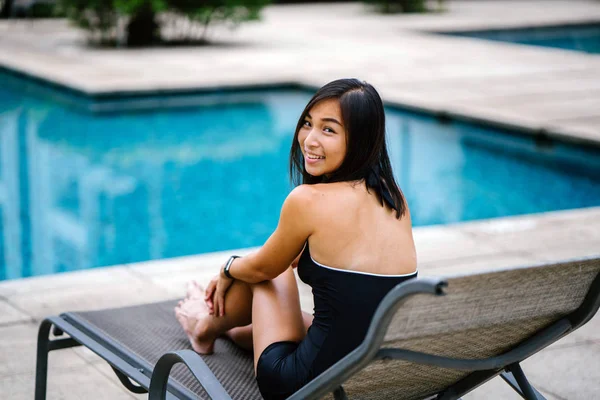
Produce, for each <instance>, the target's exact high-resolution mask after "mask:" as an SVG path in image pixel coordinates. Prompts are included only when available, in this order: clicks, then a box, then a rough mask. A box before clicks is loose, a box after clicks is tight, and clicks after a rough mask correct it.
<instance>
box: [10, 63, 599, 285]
mask: <svg viewBox="0 0 600 400" xmlns="http://www.w3.org/2000/svg"><path fill="white" fill-rule="evenodd" d="M2 79H5V80H6V79H7V78H6V77H4V78H3V77H2V75H1V74H0V83H2ZM8 79H14V78H8ZM13 83H14V82H13ZM5 86H6V85H0V87H5ZM13 86H14V85H13ZM25 93H26V91H25V90H21V91H19V90H12V91H11V90H8V89H0V216H1V218H0V280H2V279H13V278H18V277H22V276H32V275H41V274H51V273H55V272H60V271H72V270H77V269H84V268H93V267H97V266H103V265H114V264H122V263H129V262H136V261H143V260H148V259H157V258H163V257H174V256H181V255H188V254H197V253H202V252H208V251H217V250H224V249H232V248H241V247H251V246H258V245H261V244H262V243H264V241H265V240H266V239H267V238H268V236H269V235H270V234H271V233H272V231H273V229H274V228H275V227H276V224H277V219H278V216H279V209H280V207H281V204H282V202H283V200H284V198H285V196H286V195H287V193H288V192H289V190H290V185H289V181H288V154H289V147H290V141H291V137H292V133H293V130H294V127H295V124H296V121H297V117H298V114H299V113H300V111H301V110H302V108H303V106H304V105H305V103H306V101H307V100H308V98H309V94H307V93H304V92H296V91H283V90H282V91H273V92H268V93H265V92H256V93H251V94H248V93H246V94H245V95H244V96H238V95H231V96H230V97H229V101H227V102H221V103H218V102H217V103H213V104H212V105H209V106H202V107H196V108H186V109H179V110H158V111H156V110H155V111H147V112H128V113H99V114H93V113H88V112H84V111H76V110H75V109H73V108H71V107H63V106H61V105H60V104H58V103H57V102H53V101H47V100H43V99H41V98H39V97H37V98H36V97H31V96H30V95H25ZM387 117H388V123H387V129H388V148H389V152H390V158H391V162H392V165H393V167H394V170H395V173H396V178H397V180H398V182H399V183H400V185H401V188H402V190H403V191H404V193H405V195H406V197H407V199H408V202H409V205H410V208H411V215H412V221H413V224H414V225H415V226H419V225H431V224H443V223H450V222H458V221H465V220H472V219H478V218H490V217H498V216H505V215H514V214H522V213H532V212H541V211H549V210H557V209H566V208H576V207H586V206H592V205H598V204H600V184H599V182H600V157H597V156H598V151H597V150H589V149H588V150H585V149H580V148H571V147H568V146H565V145H554V146H551V147H548V148H544V149H538V148H536V146H535V143H534V142H533V141H531V140H530V139H529V138H527V137H520V136H510V135H500V134H499V133H498V132H495V131H490V130H486V129H483V128H476V127H473V126H468V125H464V124H458V123H452V124H444V125H442V124H439V123H438V122H436V121H435V120H434V119H432V118H429V117H425V116H419V115H414V114H408V113H404V112H400V111H398V110H388V112H387Z"/></svg>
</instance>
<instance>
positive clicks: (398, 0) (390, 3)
mask: <svg viewBox="0 0 600 400" xmlns="http://www.w3.org/2000/svg"><path fill="white" fill-rule="evenodd" d="M365 1H366V2H367V3H369V4H374V5H375V7H376V8H377V10H378V11H379V12H381V13H384V14H396V13H419V12H427V11H432V9H431V8H429V7H428V3H429V2H428V1H427V0H365ZM443 8H444V0H437V9H436V11H441V10H443Z"/></svg>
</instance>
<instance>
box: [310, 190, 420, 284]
mask: <svg viewBox="0 0 600 400" xmlns="http://www.w3.org/2000/svg"><path fill="white" fill-rule="evenodd" d="M313 187H314V188H315V190H316V191H317V192H318V193H319V197H320V201H319V203H318V204H319V205H318V207H317V210H315V212H316V213H317V214H318V215H315V217H317V218H314V220H315V221H319V222H318V224H317V226H315V227H314V230H313V234H312V235H311V236H310V237H309V245H310V253H311V256H312V258H313V259H314V260H315V261H317V262H318V263H320V264H324V265H327V266H329V267H332V268H339V269H348V270H354V271H360V272H368V273H374V274H386V275H395V274H407V273H412V272H414V271H415V270H416V268H417V258H416V250H415V244H414V240H413V235H412V223H411V219H410V212H409V211H408V208H407V210H406V213H405V215H404V216H402V217H401V218H400V219H397V218H396V211H395V210H392V209H390V208H388V207H383V206H382V205H381V203H379V201H378V199H377V197H376V195H375V193H374V192H373V191H372V190H371V192H370V193H369V192H367V189H366V187H365V184H364V183H362V182H361V183H357V182H337V183H328V184H317V185H313Z"/></svg>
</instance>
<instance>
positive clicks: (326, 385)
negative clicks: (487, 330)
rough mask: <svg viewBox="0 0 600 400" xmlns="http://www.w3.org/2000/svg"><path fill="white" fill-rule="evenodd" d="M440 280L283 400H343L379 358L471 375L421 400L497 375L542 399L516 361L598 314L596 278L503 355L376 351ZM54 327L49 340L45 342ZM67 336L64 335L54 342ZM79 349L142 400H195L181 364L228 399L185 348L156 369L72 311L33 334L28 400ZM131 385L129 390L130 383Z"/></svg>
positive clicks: (385, 307)
mask: <svg viewBox="0 0 600 400" xmlns="http://www.w3.org/2000/svg"><path fill="white" fill-rule="evenodd" d="M446 286H447V282H446V281H445V280H444V279H441V278H432V277H420V278H416V279H411V280H409V281H406V282H403V283H401V284H399V285H398V286H397V287H396V288H394V289H393V290H392V291H391V292H390V293H388V294H387V295H386V297H385V298H384V299H383V300H382V302H381V304H380V305H379V307H378V308H377V311H376V313H375V315H374V317H373V320H372V322H371V326H370V327H369V330H368V332H367V335H366V337H365V340H364V341H363V343H362V344H361V345H360V346H359V347H358V348H356V349H355V350H354V351H352V352H351V353H349V354H348V355H347V356H346V357H344V358H343V359H341V360H340V361H338V362H337V363H336V364H334V365H333V366H332V367H331V368H329V369H328V370H327V371H325V372H323V373H322V374H321V375H319V376H318V377H316V378H315V379H314V380H312V381H311V382H309V383H308V384H307V385H306V386H304V387H303V388H301V389H300V390H299V391H298V392H296V393H295V394H293V395H292V396H291V397H290V398H289V400H304V399H319V398H321V397H322V396H324V395H326V394H327V393H330V392H333V393H334V397H335V399H336V400H338V399H339V400H342V399H347V396H346V393H345V392H344V389H343V387H342V384H343V383H344V382H345V381H346V380H348V379H349V378H350V377H351V376H352V375H353V374H355V373H357V372H359V371H360V370H362V369H363V368H365V367H366V366H367V365H368V364H369V363H370V362H372V361H375V360H384V359H397V360H405V361H409V362H413V363H419V364H427V365H432V366H438V367H443V368H452V369H458V370H466V371H473V372H472V373H470V374H469V375H467V376H466V377H465V378H463V379H461V380H460V381H458V382H456V383H455V384H453V385H451V386H450V387H448V388H446V389H444V390H443V391H442V392H440V393H432V394H430V395H429V397H428V398H430V399H436V400H455V399H460V397H461V396H463V395H464V394H466V393H468V392H470V391H472V390H473V389H475V388H477V387H478V386H480V385H482V384H483V383H485V382H487V381H488V380H490V379H492V378H493V377H495V376H497V375H499V374H500V375H501V377H502V379H504V381H505V382H506V383H507V384H509V385H510V386H511V387H512V388H513V389H514V390H515V391H516V392H517V393H518V394H519V395H520V396H521V397H523V398H524V399H527V400H540V399H544V397H543V396H542V395H541V394H540V393H539V392H538V391H537V390H535V388H533V387H532V386H531V384H529V382H528V381H527V378H526V377H525V374H524V373H523V370H522V369H521V367H520V364H519V363H520V362H521V361H523V360H525V359H526V358H528V357H529V356H531V355H533V354H534V353H536V352H538V351H540V350H541V349H543V348H545V347H547V346H548V345H550V344H551V343H553V342H555V341H556V340H558V339H560V338H562V337H563V336H565V335H567V334H568V333H570V332H572V331H573V330H575V329H578V328H579V327H581V326H582V325H584V324H585V323H587V322H588V321H589V320H590V319H591V318H592V317H593V316H594V314H595V313H596V312H597V311H598V308H600V273H598V274H597V276H596V277H595V279H594V281H593V282H592V284H591V286H590V289H589V290H588V293H587V294H586V296H585V298H584V301H583V302H582V304H581V305H580V306H579V307H578V308H577V309H576V310H575V311H573V312H572V313H570V314H569V315H567V316H566V317H564V318H561V319H560V320H558V321H556V322H554V323H552V324H550V325H549V326H547V327H545V328H543V329H541V330H539V331H538V332H536V333H535V334H534V335H532V336H531V337H529V338H528V339H526V340H524V341H523V342H521V343H520V344H519V345H517V346H516V347H514V348H513V349H511V350H509V351H507V352H505V353H504V354H501V355H498V356H495V357H489V358H486V359H479V360H464V359H456V358H448V357H441V356H436V355H431V354H426V353H421V352H415V351H410V350H404V349H389V348H380V347H381V345H382V343H383V340H384V337H385V334H386V330H387V327H388V325H389V324H390V322H391V320H392V318H393V316H394V314H395V313H396V311H397V310H398V308H400V307H401V306H402V304H403V303H404V302H405V301H406V299H408V298H409V297H411V296H413V295H415V294H430V295H434V296H443V295H444V294H445V293H444V288H445V287H446ZM52 327H54V329H53V333H54V336H56V338H54V339H51V338H50V331H51V329H52ZM64 333H67V334H68V335H69V336H70V337H68V338H61V336H62V335H63V334H64ZM79 345H83V346H86V347H88V348H89V349H90V350H92V351H93V352H94V353H96V354H97V355H99V356H100V357H101V358H103V359H104V360H106V361H107V362H108V363H109V364H110V365H111V366H112V368H113V370H114V371H115V373H116V374H117V376H118V378H119V380H120V381H121V383H123V385H124V386H125V387H126V388H128V389H129V390H131V391H132V392H135V393H146V392H149V399H151V400H158V399H195V398H196V395H195V394H194V393H192V392H191V391H190V390H189V389H187V388H185V387H184V386H182V385H181V384H179V383H177V382H175V381H174V380H173V379H169V373H170V371H171V368H172V367H173V366H174V365H175V364H178V363H183V364H185V365H186V366H187V368H188V369H189V370H190V371H191V372H192V374H193V375H194V376H195V377H196V379H197V380H198V382H199V383H200V384H201V385H202V386H203V387H204V389H205V390H206V392H207V394H208V395H209V396H210V397H211V398H212V399H224V400H229V399H231V397H230V396H229V394H227V392H226V391H225V389H224V388H223V386H221V384H220V383H219V381H218V380H217V378H216V377H215V376H214V374H213V373H212V372H211V371H210V369H209V368H208V366H207V365H206V364H205V363H204V361H203V360H202V358H201V357H199V356H198V355H197V354H196V353H195V352H193V351H192V350H181V351H176V352H170V353H167V354H164V355H163V356H162V357H161V358H160V359H159V360H158V362H157V363H156V365H155V366H152V365H149V363H147V362H146V361H144V360H142V359H140V358H139V357H136V356H135V355H134V354H131V352H129V351H127V350H126V349H125V348H124V347H123V346H121V345H120V344H119V343H116V342H114V341H112V340H111V339H110V338H109V337H106V336H105V335H102V334H101V333H99V332H97V331H95V330H94V328H93V327H92V326H90V324H88V323H87V322H86V321H84V320H82V319H80V318H78V316H77V315H74V314H73V313H66V314H62V315H60V316H58V317H50V318H47V319H45V320H44V321H43V322H42V323H41V325H40V329H39V333H38V349H37V368H36V389H35V399H36V400H44V399H45V398H46V383H47V370H48V353H49V352H50V351H53V350H58V349H64V348H69V347H74V346H79ZM132 381H133V382H135V384H134V383H133V382H132Z"/></svg>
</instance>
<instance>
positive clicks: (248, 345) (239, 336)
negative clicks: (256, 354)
mask: <svg viewBox="0 0 600 400" xmlns="http://www.w3.org/2000/svg"><path fill="white" fill-rule="evenodd" d="M302 320H303V321H304V329H305V330H306V331H308V328H309V327H310V326H311V325H312V321H313V316H312V314H309V313H307V312H305V311H302ZM225 335H226V336H227V337H228V338H230V339H231V340H232V341H233V342H234V343H235V344H237V345H238V346H240V347H241V348H242V349H245V350H248V351H252V350H253V349H254V344H253V343H254V342H253V339H252V324H250V325H246V326H240V327H237V328H232V329H230V330H228V331H227V332H225Z"/></svg>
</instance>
